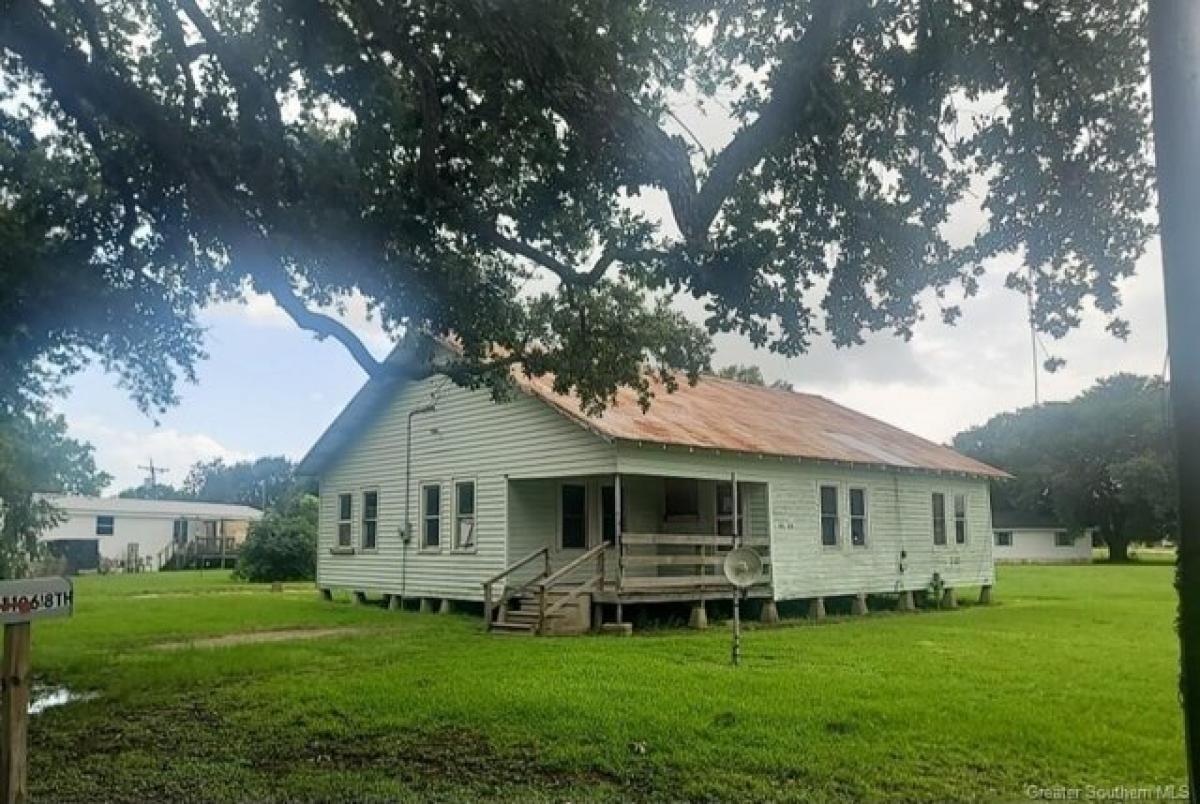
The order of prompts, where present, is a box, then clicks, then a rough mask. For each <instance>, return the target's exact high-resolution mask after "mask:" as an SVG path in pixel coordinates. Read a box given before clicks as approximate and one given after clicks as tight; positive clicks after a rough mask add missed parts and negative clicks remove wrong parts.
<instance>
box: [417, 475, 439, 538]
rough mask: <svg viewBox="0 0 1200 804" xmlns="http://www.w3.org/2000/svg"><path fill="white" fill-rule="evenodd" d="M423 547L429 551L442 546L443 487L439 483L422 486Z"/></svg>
mask: <svg viewBox="0 0 1200 804" xmlns="http://www.w3.org/2000/svg"><path fill="white" fill-rule="evenodd" d="M421 546H422V547H424V548H426V549H429V550H436V549H438V548H439V547H441V546H442V487H441V485H440V484H438V483H427V484H425V485H423V486H421Z"/></svg>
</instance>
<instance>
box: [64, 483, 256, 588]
mask: <svg viewBox="0 0 1200 804" xmlns="http://www.w3.org/2000/svg"><path fill="white" fill-rule="evenodd" d="M43 499H45V500H47V501H49V502H50V503H52V504H53V505H54V506H55V507H56V508H58V509H59V510H61V511H62V513H63V515H64V516H65V519H64V520H63V521H62V522H60V523H59V524H58V525H56V526H54V527H53V528H51V529H50V530H48V531H47V532H46V533H44V534H43V535H42V537H41V538H42V540H43V541H45V542H47V543H48V546H49V548H50V551H51V552H52V553H54V554H55V555H57V556H59V557H61V558H65V559H66V560H67V564H68V567H69V570H70V571H72V572H78V571H81V570H85V571H86V570H94V569H101V568H111V569H122V570H125V571H145V570H158V569H163V568H165V567H168V566H174V565H182V564H183V559H184V558H185V557H186V558H187V559H188V560H189V561H207V562H209V563H212V562H222V563H224V562H226V561H227V560H229V558H230V557H232V556H236V554H237V549H238V547H239V546H240V545H241V543H242V542H243V541H245V538H246V532H247V530H248V529H249V525H250V523H251V522H254V521H257V520H259V519H261V518H262V512H261V511H259V510H258V509H257V508H252V507H250V506H248V505H226V504H224V503H207V502H176V501H173V500H135V499H125V498H121V497H76V496H68V495H54V494H47V495H43Z"/></svg>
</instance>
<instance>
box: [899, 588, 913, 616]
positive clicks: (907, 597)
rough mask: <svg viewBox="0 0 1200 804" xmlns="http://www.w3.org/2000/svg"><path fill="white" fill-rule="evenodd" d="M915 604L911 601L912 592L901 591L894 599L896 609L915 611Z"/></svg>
mask: <svg viewBox="0 0 1200 804" xmlns="http://www.w3.org/2000/svg"><path fill="white" fill-rule="evenodd" d="M916 610H917V604H916V603H914V602H913V593H912V592H901V593H900V598H899V599H898V600H897V601H896V611H916Z"/></svg>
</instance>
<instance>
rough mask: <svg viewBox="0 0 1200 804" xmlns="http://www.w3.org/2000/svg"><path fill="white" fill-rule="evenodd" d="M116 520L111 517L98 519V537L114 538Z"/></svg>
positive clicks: (99, 517)
mask: <svg viewBox="0 0 1200 804" xmlns="http://www.w3.org/2000/svg"><path fill="white" fill-rule="evenodd" d="M115 524H116V523H115V520H114V519H113V517H111V516H98V517H96V535H97V536H112V535H113V526H114V525H115Z"/></svg>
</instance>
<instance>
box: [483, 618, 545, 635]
mask: <svg viewBox="0 0 1200 804" xmlns="http://www.w3.org/2000/svg"><path fill="white" fill-rule="evenodd" d="M534 625H535V623H518V622H513V621H512V620H505V621H504V622H500V621H496V622H494V623H492V633H494V634H532V633H533V629H534Z"/></svg>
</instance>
